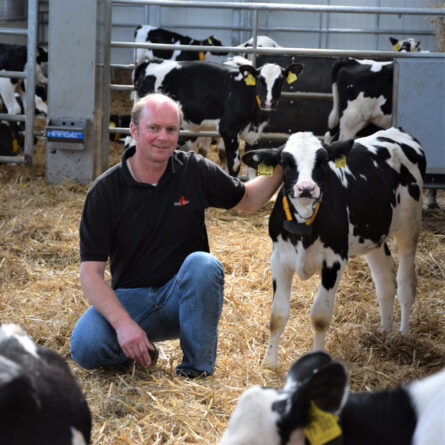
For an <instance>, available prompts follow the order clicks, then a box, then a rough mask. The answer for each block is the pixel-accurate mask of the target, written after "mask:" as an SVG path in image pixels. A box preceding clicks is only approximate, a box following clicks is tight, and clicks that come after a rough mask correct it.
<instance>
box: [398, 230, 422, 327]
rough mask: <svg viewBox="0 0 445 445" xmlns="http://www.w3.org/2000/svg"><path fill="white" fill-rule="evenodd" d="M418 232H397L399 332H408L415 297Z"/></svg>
mask: <svg viewBox="0 0 445 445" xmlns="http://www.w3.org/2000/svg"><path fill="white" fill-rule="evenodd" d="M417 239H418V233H415V234H407V233H402V232H400V233H397V234H396V240H397V247H398V250H399V268H398V270H397V299H398V300H399V303H400V312H401V320H400V332H401V333H402V334H403V335H408V334H409V313H410V309H411V306H412V304H413V303H414V299H415V298H416V288H417V274H416V267H415V265H414V260H415V257H416V245H417Z"/></svg>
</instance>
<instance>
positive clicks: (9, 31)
mask: <svg viewBox="0 0 445 445" xmlns="http://www.w3.org/2000/svg"><path fill="white" fill-rule="evenodd" d="M0 34H10V35H15V36H26V35H28V29H25V28H23V29H20V28H0Z"/></svg>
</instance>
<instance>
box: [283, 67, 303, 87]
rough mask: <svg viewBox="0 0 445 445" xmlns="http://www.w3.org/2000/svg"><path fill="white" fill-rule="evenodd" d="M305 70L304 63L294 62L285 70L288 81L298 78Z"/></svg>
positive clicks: (284, 73)
mask: <svg viewBox="0 0 445 445" xmlns="http://www.w3.org/2000/svg"><path fill="white" fill-rule="evenodd" d="M302 71H303V65H302V64H301V63H292V64H291V65H289V66H288V67H287V68H286V69H285V70H284V72H283V75H284V77H285V78H286V80H287V83H293V82H295V81H296V80H297V77H298V76H299V75H300V74H301V72H302Z"/></svg>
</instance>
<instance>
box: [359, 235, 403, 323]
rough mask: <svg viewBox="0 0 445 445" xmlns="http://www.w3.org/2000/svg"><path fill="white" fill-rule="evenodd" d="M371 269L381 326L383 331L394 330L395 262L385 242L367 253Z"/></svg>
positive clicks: (366, 256) (366, 257)
mask: <svg viewBox="0 0 445 445" xmlns="http://www.w3.org/2000/svg"><path fill="white" fill-rule="evenodd" d="M365 259H366V261H367V263H368V265H369V268H370V269H371V275H372V279H373V281H374V285H375V291H376V294H377V299H378V302H379V307H380V328H381V330H382V332H392V330H393V329H394V325H393V314H394V297H395V295H396V281H395V263H394V259H393V257H392V255H391V252H390V251H389V249H388V246H387V245H386V243H385V244H383V245H382V246H381V247H379V248H377V249H374V250H371V252H369V253H368V254H366V255H365Z"/></svg>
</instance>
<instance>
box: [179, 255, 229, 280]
mask: <svg viewBox="0 0 445 445" xmlns="http://www.w3.org/2000/svg"><path fill="white" fill-rule="evenodd" d="M183 266H185V267H186V268H187V269H190V270H191V271H192V273H193V274H194V275H195V276H200V277H202V278H203V279H208V280H209V281H212V282H215V281H216V282H217V283H218V284H219V285H221V286H222V285H223V284H224V269H223V266H222V264H221V262H220V261H219V260H218V258H216V257H215V256H213V255H212V254H210V253H208V252H193V253H191V254H190V255H189V256H188V257H187V258H186V259H185V261H184V264H183Z"/></svg>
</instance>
